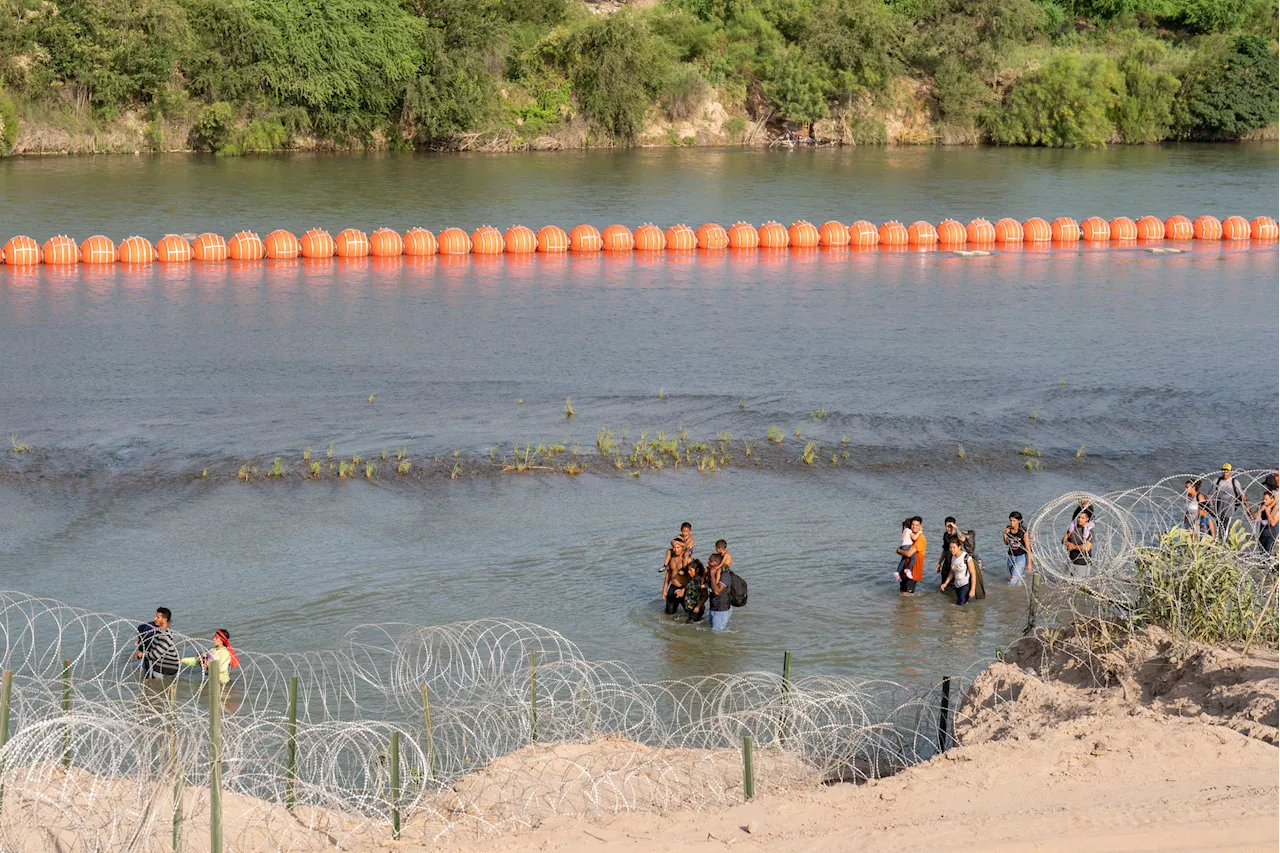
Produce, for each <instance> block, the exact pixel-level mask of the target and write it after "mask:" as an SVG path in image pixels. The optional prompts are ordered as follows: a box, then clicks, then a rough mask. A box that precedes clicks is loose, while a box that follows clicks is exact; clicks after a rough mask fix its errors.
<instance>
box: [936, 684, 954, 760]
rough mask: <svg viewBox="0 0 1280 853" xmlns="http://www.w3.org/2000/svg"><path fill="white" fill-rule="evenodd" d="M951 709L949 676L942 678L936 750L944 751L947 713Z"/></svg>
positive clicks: (945, 749) (945, 747)
mask: <svg viewBox="0 0 1280 853" xmlns="http://www.w3.org/2000/svg"><path fill="white" fill-rule="evenodd" d="M950 709H951V676H949V675H948V676H946V677H945V678H943V679H942V711H941V713H940V714H939V715H938V752H946V751H947V747H948V746H949V744H948V743H947V714H948V711H950Z"/></svg>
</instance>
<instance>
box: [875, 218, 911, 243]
mask: <svg viewBox="0 0 1280 853" xmlns="http://www.w3.org/2000/svg"><path fill="white" fill-rule="evenodd" d="M909 239H910V238H909V237H908V236H907V229H906V227H905V226H904V225H903V224H902V223H901V222H899V221H898V220H896V219H890V220H889V221H888V222H886V223H885V224H883V225H881V226H880V243H881V244H882V245H885V246H905V245H907V241H908V240H909Z"/></svg>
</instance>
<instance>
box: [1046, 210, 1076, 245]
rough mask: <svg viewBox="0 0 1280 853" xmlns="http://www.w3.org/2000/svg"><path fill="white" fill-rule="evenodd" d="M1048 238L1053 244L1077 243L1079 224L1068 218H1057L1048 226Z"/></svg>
mask: <svg viewBox="0 0 1280 853" xmlns="http://www.w3.org/2000/svg"><path fill="white" fill-rule="evenodd" d="M1049 236H1051V237H1052V238H1053V242H1055V243H1079V242H1080V224H1079V223H1078V222H1076V221H1075V220H1074V219H1072V218H1071V217H1070V216H1059V217H1058V218H1057V219H1055V220H1053V223H1052V224H1051V225H1050V226H1049Z"/></svg>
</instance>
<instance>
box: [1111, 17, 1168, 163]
mask: <svg viewBox="0 0 1280 853" xmlns="http://www.w3.org/2000/svg"><path fill="white" fill-rule="evenodd" d="M1167 54H1168V48H1166V47H1165V46H1164V44H1163V43H1161V42H1158V41H1155V40H1153V39H1143V40H1142V41H1140V42H1138V43H1136V44H1134V45H1133V46H1132V47H1131V48H1129V50H1128V51H1127V52H1126V53H1125V55H1124V56H1123V57H1122V58H1121V60H1120V62H1119V68H1120V73H1121V74H1122V75H1124V96H1123V97H1121V99H1120V102H1119V103H1118V104H1116V106H1115V108H1114V109H1113V110H1112V111H1111V120H1112V121H1113V122H1114V123H1115V126H1116V130H1118V131H1119V132H1120V138H1121V139H1123V140H1124V141H1125V142H1130V143H1134V142H1159V141H1160V140H1162V139H1167V138H1168V137H1169V130H1170V127H1171V126H1172V124H1173V97H1174V95H1175V94H1176V93H1177V91H1178V78H1177V77H1174V76H1173V75H1172V74H1169V73H1168V72H1166V71H1164V70H1162V66H1163V64H1164V62H1165V58H1166V56H1167Z"/></svg>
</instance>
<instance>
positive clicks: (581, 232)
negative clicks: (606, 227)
mask: <svg viewBox="0 0 1280 853" xmlns="http://www.w3.org/2000/svg"><path fill="white" fill-rule="evenodd" d="M602 248H604V241H603V240H601V239H600V232H599V231H597V230H596V227H595V226H594V225H575V226H573V230H572V231H570V232H569V251H570V252H598V251H600V250H601V249H602Z"/></svg>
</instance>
